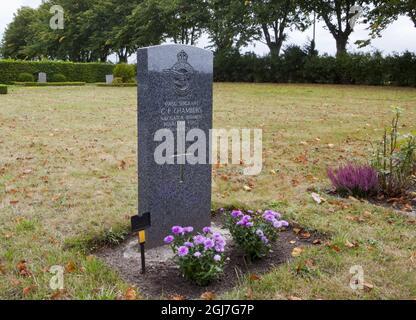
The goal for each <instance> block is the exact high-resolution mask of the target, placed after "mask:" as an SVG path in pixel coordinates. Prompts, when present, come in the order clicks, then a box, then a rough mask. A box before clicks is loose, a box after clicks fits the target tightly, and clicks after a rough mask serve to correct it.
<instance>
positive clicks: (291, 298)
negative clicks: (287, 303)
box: [287, 296, 302, 301]
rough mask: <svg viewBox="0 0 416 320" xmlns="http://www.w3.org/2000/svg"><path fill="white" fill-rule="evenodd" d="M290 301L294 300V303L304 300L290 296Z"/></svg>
mask: <svg viewBox="0 0 416 320" xmlns="http://www.w3.org/2000/svg"><path fill="white" fill-rule="evenodd" d="M287 299H288V300H292V301H300V300H302V299H301V298H299V297H295V296H290V297H289V298H287Z"/></svg>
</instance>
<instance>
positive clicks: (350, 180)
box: [328, 163, 379, 198]
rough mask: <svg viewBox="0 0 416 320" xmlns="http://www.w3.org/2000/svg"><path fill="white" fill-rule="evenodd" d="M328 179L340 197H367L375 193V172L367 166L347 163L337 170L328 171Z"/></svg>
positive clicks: (376, 184)
mask: <svg viewBox="0 0 416 320" xmlns="http://www.w3.org/2000/svg"><path fill="white" fill-rule="evenodd" d="M328 177H329V179H330V180H331V182H332V185H333V186H334V188H335V189H336V192H337V193H339V194H340V195H342V196H355V197H362V198H365V197H369V196H372V195H374V194H376V193H377V191H378V186H379V180H378V173H377V171H376V170H375V169H374V168H373V167H371V166H369V165H358V164H353V163H349V164H346V165H343V166H340V167H339V168H338V169H335V170H333V169H328Z"/></svg>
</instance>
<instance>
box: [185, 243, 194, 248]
mask: <svg viewBox="0 0 416 320" xmlns="http://www.w3.org/2000/svg"><path fill="white" fill-rule="evenodd" d="M184 245H185V247H188V248H193V247H194V244H193V243H192V242H185V243H184Z"/></svg>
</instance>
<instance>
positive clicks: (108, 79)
mask: <svg viewBox="0 0 416 320" xmlns="http://www.w3.org/2000/svg"><path fill="white" fill-rule="evenodd" d="M113 80H114V76H113V75H112V74H107V75H106V76H105V82H106V84H112V83H113Z"/></svg>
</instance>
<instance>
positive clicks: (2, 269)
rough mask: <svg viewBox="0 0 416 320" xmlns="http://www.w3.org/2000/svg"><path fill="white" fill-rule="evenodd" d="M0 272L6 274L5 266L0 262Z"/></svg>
mask: <svg viewBox="0 0 416 320" xmlns="http://www.w3.org/2000/svg"><path fill="white" fill-rule="evenodd" d="M0 274H6V267H5V266H4V264H1V263H0Z"/></svg>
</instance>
